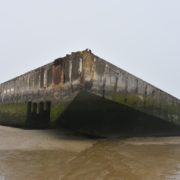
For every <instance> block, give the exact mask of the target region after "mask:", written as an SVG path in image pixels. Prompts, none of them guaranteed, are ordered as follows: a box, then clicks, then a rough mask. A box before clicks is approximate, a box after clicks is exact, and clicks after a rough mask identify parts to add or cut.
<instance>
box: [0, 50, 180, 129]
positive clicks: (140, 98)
mask: <svg viewBox="0 0 180 180" xmlns="http://www.w3.org/2000/svg"><path fill="white" fill-rule="evenodd" d="M82 91H87V92H89V93H92V94H94V95H97V96H99V97H102V98H105V99H107V100H111V101H114V102H117V103H120V104H123V105H125V106H129V107H131V108H134V109H137V110H138V111H141V112H143V113H147V114H149V115H153V116H155V117H157V118H161V119H163V120H166V121H168V122H172V123H175V124H180V111H179V109H180V101H179V100H178V99H177V98H175V97H173V96H171V95H169V94H167V93H165V92H163V91H162V90H160V89H158V88H156V87H154V86H152V85H151V84H149V83H147V82H145V81H143V80H141V79H139V78H137V77H135V76H133V75H131V74H129V73H128V72H126V71H124V70H122V69H120V68H118V67H116V66H114V65H112V64H110V63H108V62H106V61H104V60H103V59H101V58H99V57H97V56H95V55H94V54H92V53H91V52H90V51H87V50H86V51H82V52H76V53H72V54H71V55H67V56H66V57H64V58H59V59H56V60H55V61H54V62H52V63H50V64H47V65H45V66H42V67H40V68H38V69H35V70H33V71H30V72H28V73H26V74H24V75H22V76H19V77H17V78H15V79H12V80H10V81H8V82H5V83H3V84H1V85H0V123H1V124H6V125H14V126H23V127H24V126H28V127H32V128H33V127H39V128H41V127H44V128H46V127H49V126H51V127H53V126H55V125H56V121H57V120H58V119H59V117H60V116H61V114H62V113H63V112H64V111H65V110H66V109H67V107H68V106H69V104H71V102H72V101H73V99H74V98H75V97H76V96H77V94H79V93H80V92H82Z"/></svg>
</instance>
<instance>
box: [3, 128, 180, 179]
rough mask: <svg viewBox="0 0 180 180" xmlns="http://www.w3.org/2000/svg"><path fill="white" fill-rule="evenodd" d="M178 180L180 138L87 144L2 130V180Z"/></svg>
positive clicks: (65, 135)
mask: <svg viewBox="0 0 180 180" xmlns="http://www.w3.org/2000/svg"><path fill="white" fill-rule="evenodd" d="M71 179H77V180H86V179H87V180H92V179H93V180H109V179H110V180H111V179H112V180H116V179H117V180H121V179H122V180H152V179H155V180H179V179H180V137H164V138H163V137H157V138H155V137H152V138H127V139H122V138H109V139H89V138H87V137H83V136H79V135H73V134H72V133H70V132H65V131H62V130H61V131H60V130H22V129H17V128H10V127H3V126H0V180H71Z"/></svg>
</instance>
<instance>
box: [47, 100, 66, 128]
mask: <svg viewBox="0 0 180 180" xmlns="http://www.w3.org/2000/svg"><path fill="white" fill-rule="evenodd" d="M64 110H65V105H64V104H63V103H62V102H56V103H53V104H52V106H51V113H50V125H51V127H55V126H56V123H57V120H58V118H59V117H60V116H61V114H62V113H63V112H64Z"/></svg>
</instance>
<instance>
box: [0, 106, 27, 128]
mask: <svg viewBox="0 0 180 180" xmlns="http://www.w3.org/2000/svg"><path fill="white" fill-rule="evenodd" d="M26 117H27V104H26V103H15V104H11V103H9V104H0V123H1V124H3V125H10V126H17V127H25V124H26Z"/></svg>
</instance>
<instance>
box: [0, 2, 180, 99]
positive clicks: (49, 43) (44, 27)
mask: <svg viewBox="0 0 180 180" xmlns="http://www.w3.org/2000/svg"><path fill="white" fill-rule="evenodd" d="M86 48H90V49H92V51H93V52H94V53H95V54H96V55H98V56H100V57H102V58H105V59H106V60H108V61H110V62H111V63H113V64H115V65H117V66H119V67H121V68H123V69H125V70H127V71H128V72H130V73H132V74H134V75H136V76H138V77H140V78H142V79H144V80H146V81H148V82H150V83H152V84H153V85H155V86H157V87H159V88H161V89H163V90H165V91H167V92H169V93H171V94H172V95H174V96H177V97H179V98H180V83H179V81H180V70H179V69H180V1H179V0H0V74H1V76H0V83H1V82H4V81H6V80H9V79H11V78H13V77H15V76H17V75H20V74H22V73H25V72H26V71H29V70H31V69H33V68H36V67H39V66H41V65H44V64H46V63H48V62H50V61H53V60H54V59H55V58H57V57H62V56H65V55H66V54H68V53H70V52H72V51H79V50H84V49H86Z"/></svg>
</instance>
